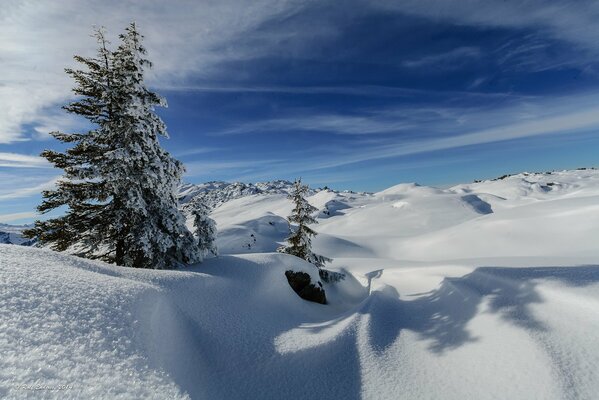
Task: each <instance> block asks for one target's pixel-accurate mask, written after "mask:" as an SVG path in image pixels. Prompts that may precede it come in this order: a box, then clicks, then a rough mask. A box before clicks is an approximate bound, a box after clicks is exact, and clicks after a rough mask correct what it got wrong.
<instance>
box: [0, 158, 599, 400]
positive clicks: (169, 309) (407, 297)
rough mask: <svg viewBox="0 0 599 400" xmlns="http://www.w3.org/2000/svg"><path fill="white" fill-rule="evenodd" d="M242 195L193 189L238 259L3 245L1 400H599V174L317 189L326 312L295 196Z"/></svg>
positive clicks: (266, 190) (278, 192) (225, 247)
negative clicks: (294, 234) (107, 258)
mask: <svg viewBox="0 0 599 400" xmlns="http://www.w3.org/2000/svg"><path fill="white" fill-rule="evenodd" d="M225 186H226V185H225ZM225 186H223V185H221V184H211V185H209V186H206V185H203V186H202V185H200V186H199V187H196V186H194V185H188V186H186V187H185V188H184V191H185V193H184V195H185V196H186V198H187V200H189V199H190V198H191V197H193V196H194V195H198V194H201V195H202V196H207V198H210V199H212V200H211V201H213V205H215V206H216V208H215V209H214V210H213V213H212V217H213V218H214V219H215V220H216V222H217V226H218V229H219V237H218V240H217V245H218V247H219V250H220V254H221V255H220V256H219V257H217V258H210V259H208V260H206V261H205V262H203V263H202V264H198V265H195V266H192V267H190V268H188V269H186V270H180V271H157V270H134V269H126V268H122V267H115V266H111V265H107V264H104V263H100V262H93V261H88V260H83V259H79V258H76V257H73V256H69V255H66V254H59V253H55V252H52V251H49V250H45V249H37V248H30V247H23V246H14V245H0V305H1V306H0V355H1V357H0V398H40V397H43V398H60V399H65V398H110V399H118V398H122V399H129V398H144V399H145V398H148V399H152V398H155V399H166V398H168V399H176V398H192V399H284V398H323V399H329V398H338V399H416V398H429V399H496V398H511V399H593V398H597V393H599V373H598V372H597V371H599V267H598V265H599V171H596V170H577V171H562V172H553V173H550V174H549V173H545V174H518V175H514V176H509V177H505V178H504V179H498V180H494V181H484V182H478V183H472V184H463V185H458V186H454V187H451V188H448V189H437V188H431V187H426V186H418V185H416V184H400V185H397V186H394V187H392V188H389V189H387V190H384V191H382V192H379V193H374V194H368V193H353V192H333V191H328V190H320V191H314V194H313V195H312V196H311V197H310V198H309V200H310V202H311V204H312V205H314V206H315V207H317V208H318V209H319V211H318V217H319V222H320V223H319V225H316V226H315V229H316V230H317V231H318V232H319V236H317V238H316V239H315V242H314V244H315V248H314V250H315V251H316V252H317V253H319V254H323V255H325V256H328V257H332V258H334V261H333V263H332V264H331V266H330V268H331V269H332V270H336V271H344V272H345V273H346V274H347V277H346V279H345V280H343V281H340V282H338V283H334V284H324V287H325V290H326V293H327V300H328V302H329V304H327V305H320V304H315V303H310V302H307V301H304V300H302V299H300V298H299V297H298V296H297V295H296V294H295V293H294V292H293V290H292V289H291V288H290V287H289V285H288V284H287V281H286V278H285V276H284V272H285V271H286V270H287V269H293V270H296V271H305V272H307V273H310V274H311V275H312V276H313V279H317V277H318V274H317V272H316V271H315V269H314V268H313V267H312V266H311V265H310V264H307V263H306V262H304V261H302V260H299V259H296V258H294V257H291V256H288V255H283V254H276V253H273V251H274V250H275V249H276V247H277V246H278V245H279V243H280V242H281V241H282V240H283V239H284V237H285V236H286V234H287V223H286V221H285V219H284V218H285V217H286V216H287V214H288V213H289V212H290V210H291V204H290V203H289V201H288V200H287V199H286V197H285V184H284V183H283V182H280V181H279V182H277V184H276V185H272V186H268V185H264V184H263V185H262V186H250V187H249V188H250V189H248V187H247V186H243V187H241V186H231V187H229V186H226V187H225ZM223 188H225V189H226V190H227V192H226V193H225V194H222V193H224V192H216V191H215V192H212V193H210V194H208V195H207V194H206V191H207V190H209V189H213V190H221V189H223ZM240 188H241V189H240ZM223 196H224V197H223ZM64 385H66V386H67V387H66V388H64V387H62V388H60V389H61V390H51V389H56V388H58V387H60V386H64ZM39 387H41V388H39ZM35 389H40V390H35Z"/></svg>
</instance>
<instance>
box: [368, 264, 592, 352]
mask: <svg viewBox="0 0 599 400" xmlns="http://www.w3.org/2000/svg"><path fill="white" fill-rule="evenodd" d="M540 279H542V280H553V281H558V282H561V283H565V284H567V285H569V286H585V285H589V284H593V283H596V282H599V267H598V266H579V267H530V268H502V267H479V268H477V269H475V270H474V271H473V272H471V273H469V274H467V275H464V276H462V277H458V278H445V279H444V280H443V282H442V284H441V285H440V287H439V288H437V289H435V290H432V291H430V292H427V293H419V294H415V295H413V296H417V297H416V298H415V299H413V300H402V299H401V298H400V297H399V294H398V293H397V291H396V290H395V288H393V287H391V286H385V287H383V288H382V289H381V290H378V291H375V292H374V293H372V294H371V296H370V297H369V298H368V299H367V300H366V301H365V303H364V304H363V305H362V308H361V310H360V312H361V313H363V314H369V315H370V341H371V345H372V347H373V349H374V350H375V351H377V352H383V351H385V350H386V349H387V348H388V347H389V346H390V345H391V344H392V343H394V342H395V341H396V340H397V338H398V337H399V335H400V333H401V331H402V330H403V329H409V330H411V331H413V332H416V333H417V334H419V335H420V337H421V338H422V339H423V340H430V341H431V344H430V347H429V348H430V350H431V351H433V352H435V353H442V352H444V351H446V350H450V349H453V348H456V347H459V346H461V345H463V344H465V343H467V342H474V341H476V340H477V338H476V337H473V336H472V334H471V333H470V332H469V331H468V329H467V327H466V326H467V324H468V322H469V321H470V320H471V319H472V318H473V317H474V316H475V315H476V314H477V310H478V307H479V305H480V304H481V303H482V301H483V300H485V299H486V300H488V309H487V310H486V311H487V312H491V313H500V314H501V316H502V318H503V319H505V320H506V321H509V322H511V323H513V324H515V325H517V326H519V327H522V328H524V329H529V330H540V331H542V330H545V329H547V328H546V327H545V326H544V325H543V323H542V322H541V321H538V320H537V319H535V317H534V315H533V314H532V312H531V309H530V306H531V305H532V304H535V303H541V302H543V299H542V297H541V296H540V294H539V292H538V290H537V288H536V286H537V285H538V282H537V280H540Z"/></svg>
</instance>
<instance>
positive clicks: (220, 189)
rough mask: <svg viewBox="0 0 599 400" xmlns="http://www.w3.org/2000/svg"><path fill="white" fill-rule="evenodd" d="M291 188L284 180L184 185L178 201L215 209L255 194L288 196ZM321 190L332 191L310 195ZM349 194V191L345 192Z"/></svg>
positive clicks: (312, 191)
mask: <svg viewBox="0 0 599 400" xmlns="http://www.w3.org/2000/svg"><path fill="white" fill-rule="evenodd" d="M292 186H293V182H290V181H286V180H274V181H268V182H257V183H244V182H233V183H229V182H223V181H212V182H206V183H200V184H191V183H186V184H183V185H181V187H180V188H179V200H180V202H181V203H182V204H186V203H188V202H190V201H191V200H192V199H194V198H199V199H201V201H203V202H205V203H206V204H207V205H208V206H209V207H210V208H215V207H217V206H219V205H221V204H224V203H226V202H227V201H230V200H235V199H238V198H240V197H245V196H252V195H257V194H262V195H269V194H285V195H286V194H288V193H289V190H290V189H291V187H292ZM322 190H327V191H332V190H331V189H328V188H317V189H314V188H311V189H310V194H315V193H318V192H320V191H322ZM347 192H349V191H347Z"/></svg>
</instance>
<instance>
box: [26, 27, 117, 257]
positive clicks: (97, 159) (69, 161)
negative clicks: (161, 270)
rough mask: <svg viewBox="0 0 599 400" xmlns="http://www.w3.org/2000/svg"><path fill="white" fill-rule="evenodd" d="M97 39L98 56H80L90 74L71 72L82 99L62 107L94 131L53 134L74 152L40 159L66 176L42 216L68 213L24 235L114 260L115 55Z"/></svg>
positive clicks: (100, 35)
mask: <svg viewBox="0 0 599 400" xmlns="http://www.w3.org/2000/svg"><path fill="white" fill-rule="evenodd" d="M94 36H95V38H96V40H97V42H98V51H97V53H96V56H95V57H81V56H75V60H76V61H77V62H79V63H80V64H82V65H83V66H84V67H85V69H76V70H74V69H66V72H67V74H68V75H70V76H71V77H72V78H73V79H74V80H75V83H76V86H75V88H74V89H73V92H74V93H75V94H76V95H77V96H80V98H79V99H78V100H76V101H74V102H72V103H70V104H68V105H66V106H64V107H63V108H64V109H65V110H66V111H67V112H69V113H72V114H76V115H79V116H82V117H84V118H86V119H88V120H89V121H90V122H91V123H92V124H93V126H94V128H93V129H90V130H89V131H87V132H85V133H62V132H51V135H52V136H54V138H56V139H57V140H59V141H61V142H63V143H67V144H72V147H70V148H69V149H67V150H66V151H65V152H64V153H60V152H56V151H52V150H45V151H43V152H42V154H41V156H42V157H45V158H46V159H48V161H50V162H51V163H52V164H54V166H55V167H56V168H60V169H63V170H64V175H63V176H62V178H61V179H60V180H59V181H58V182H57V183H56V189H53V190H47V191H44V192H43V198H44V200H43V202H42V203H41V204H40V205H39V206H38V211H39V212H40V213H42V214H43V213H47V212H48V211H51V210H54V209H56V208H59V207H62V206H67V207H68V208H67V210H66V212H65V213H64V215H63V216H61V217H58V218H53V219H49V220H47V221H36V223H35V227H34V228H32V229H30V230H26V231H25V232H24V235H26V236H28V237H30V238H34V237H35V238H37V239H38V240H39V243H40V244H42V245H49V246H50V247H51V248H53V249H55V250H58V251H64V250H67V249H71V250H75V251H76V252H77V253H78V254H79V255H81V256H84V257H88V258H99V259H103V260H106V261H113V258H114V257H113V256H111V248H110V246H107V245H106V242H107V235H108V229H109V224H110V215H109V213H108V212H107V211H108V209H107V206H106V204H107V202H108V201H109V200H108V199H109V198H110V191H109V188H108V187H107V182H106V180H105V177H104V176H103V175H102V172H103V171H102V170H103V168H102V167H103V165H105V162H104V154H105V153H106V151H108V150H110V149H111V144H110V139H109V138H110V136H111V135H110V132H109V130H110V124H111V122H112V120H113V118H114V112H113V108H114V102H115V98H114V91H113V90H112V89H113V88H112V79H111V74H112V53H111V52H110V51H109V50H108V48H107V44H108V42H107V40H106V39H105V35H104V31H103V30H102V29H98V30H96V32H95V35H94ZM74 247H76V249H73V248H74Z"/></svg>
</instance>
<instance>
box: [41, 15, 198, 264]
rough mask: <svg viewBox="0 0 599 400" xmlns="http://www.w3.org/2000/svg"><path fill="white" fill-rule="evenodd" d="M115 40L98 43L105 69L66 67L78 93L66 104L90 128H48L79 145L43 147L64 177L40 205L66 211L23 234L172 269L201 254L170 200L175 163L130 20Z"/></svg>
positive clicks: (177, 174)
mask: <svg viewBox="0 0 599 400" xmlns="http://www.w3.org/2000/svg"><path fill="white" fill-rule="evenodd" d="M120 39H121V44H120V46H119V47H118V49H117V50H116V51H114V52H110V51H108V50H105V51H104V50H103V51H101V52H100V53H101V55H102V57H98V59H103V60H104V61H105V64H104V65H105V70H106V76H104V75H100V72H96V70H97V71H101V70H100V69H98V68H99V67H97V66H96V65H95V64H94V63H96V61H97V60H96V59H93V60H91V61H90V62H84V64H85V65H86V66H87V68H88V71H75V72H73V73H71V75H73V76H74V77H75V79H76V81H77V83H78V88H76V89H75V92H76V93H78V94H80V95H82V96H83V98H82V99H81V100H80V101H78V102H75V103H73V104H72V105H70V106H69V107H68V108H67V110H69V111H71V112H74V113H76V114H79V115H83V116H85V117H86V118H88V119H89V120H90V121H91V122H92V123H94V124H96V125H98V129H96V130H94V131H91V132H90V133H87V134H76V135H74V136H72V135H62V134H60V135H62V136H60V135H56V134H55V135H54V136H55V137H57V138H58V139H59V140H62V141H66V142H68V141H78V142H80V143H81V144H79V143H78V144H77V145H76V146H75V147H74V148H73V149H70V150H68V151H67V152H65V153H62V154H60V153H55V152H49V153H47V154H45V156H46V157H47V158H48V159H49V160H50V161H51V162H54V164H55V166H57V167H59V168H63V169H65V177H64V178H65V179H63V180H62V181H60V182H59V184H58V188H57V190H56V191H50V192H46V193H44V196H45V201H44V203H43V204H42V205H41V206H40V211H48V210H50V209H55V208H57V207H60V206H63V205H66V206H68V208H69V210H68V211H67V214H66V215H65V217H61V218H58V219H55V220H49V221H46V222H39V223H37V224H36V228H35V229H34V230H33V232H31V234H34V233H35V234H37V235H38V236H39V238H40V241H41V242H42V244H45V243H47V244H50V245H51V246H52V247H54V248H55V249H58V250H66V249H74V250H75V251H76V252H77V253H78V254H80V255H82V256H85V257H89V258H100V259H103V260H106V261H110V262H114V263H116V264H119V265H124V266H130V267H138V268H173V267H175V266H178V265H181V264H186V263H192V262H197V261H201V253H200V252H199V251H198V249H197V246H196V245H195V240H194V237H193V235H192V233H191V232H190V231H189V230H188V229H187V228H186V227H185V220H184V217H183V215H182V213H181V212H180V211H179V209H178V204H177V197H176V190H177V188H178V186H179V183H180V179H181V175H182V173H183V170H184V169H183V165H182V164H181V163H180V162H179V161H177V160H175V159H174V158H173V157H172V156H171V155H170V154H169V153H168V152H166V151H165V150H164V149H163V148H162V147H161V145H160V143H159V140H158V137H159V136H163V137H168V134H167V132H166V126H165V125H164V123H163V122H162V120H161V119H160V118H159V117H158V116H157V115H156V113H155V107H156V106H166V103H165V101H164V100H163V99H161V98H160V97H159V96H158V95H157V94H155V93H153V92H151V91H149V90H148V88H147V87H146V85H145V82H144V70H145V69H146V68H149V67H150V66H151V64H150V62H149V61H148V60H146V59H145V58H144V56H145V54H146V51H145V49H144V48H143V46H142V44H141V40H142V36H141V35H140V34H139V32H138V31H137V28H136V26H135V24H131V25H130V26H129V27H127V29H126V31H125V33H124V34H122V35H120ZM103 44H105V41H104V42H103ZM105 47H106V46H104V49H105ZM82 60H83V61H85V60H86V59H82ZM83 61H82V62H83ZM67 72H68V71H67ZM96 75H100V76H98V77H96ZM80 77H81V78H80ZM94 79H95V80H97V81H98V82H95V81H94ZM87 80H90V81H93V82H87ZM87 86H90V88H92V89H94V88H95V87H96V86H98V89H97V90H96V91H94V90H91V89H88V87H87ZM96 92H97V93H96ZM73 138H74V139H73ZM96 147H97V150H96ZM90 149H91V150H92V151H90ZM88 153H89V154H88ZM50 156H51V157H52V158H53V159H50ZM71 169H73V170H75V171H79V170H81V171H83V172H81V173H78V174H74V173H72V172H71V171H70V170H71ZM96 186H99V187H100V188H101V190H94V189H95V188H96ZM73 187H76V188H77V189H73ZM56 228H59V230H58V231H57V229H56Z"/></svg>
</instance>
